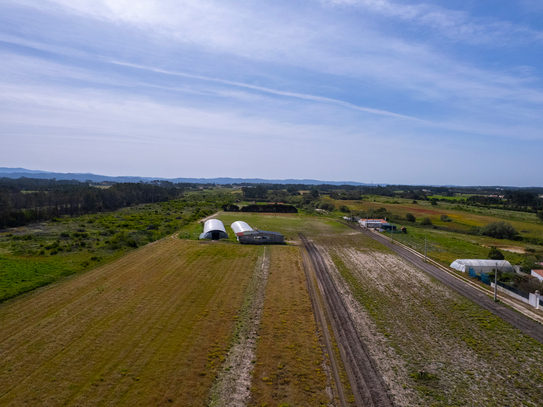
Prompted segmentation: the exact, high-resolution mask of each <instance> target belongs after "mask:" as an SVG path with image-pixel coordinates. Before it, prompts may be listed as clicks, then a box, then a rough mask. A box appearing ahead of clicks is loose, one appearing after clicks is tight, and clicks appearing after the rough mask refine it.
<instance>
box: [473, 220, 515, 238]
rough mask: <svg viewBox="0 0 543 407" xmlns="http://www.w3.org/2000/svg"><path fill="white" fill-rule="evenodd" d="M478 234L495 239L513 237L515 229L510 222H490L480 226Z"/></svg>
mask: <svg viewBox="0 0 543 407" xmlns="http://www.w3.org/2000/svg"><path fill="white" fill-rule="evenodd" d="M479 234H481V235H484V236H489V237H493V238H495V239H513V238H514V237H515V236H516V235H517V231H516V229H515V228H514V227H513V226H512V225H511V224H510V223H507V222H492V223H489V224H488V225H486V226H484V227H483V228H481V230H480V232H479Z"/></svg>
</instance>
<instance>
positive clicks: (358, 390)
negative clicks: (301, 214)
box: [300, 234, 392, 407]
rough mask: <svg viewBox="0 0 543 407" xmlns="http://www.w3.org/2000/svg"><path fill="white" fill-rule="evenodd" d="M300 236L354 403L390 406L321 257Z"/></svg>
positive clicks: (388, 399)
mask: <svg viewBox="0 0 543 407" xmlns="http://www.w3.org/2000/svg"><path fill="white" fill-rule="evenodd" d="M300 238H301V240H302V243H303V245H304V247H305V249H306V250H307V252H308V253H309V256H310V258H311V261H312V263H313V267H314V269H315V272H316V275H317V279H318V280H319V284H320V286H321V287H322V290H323V297H324V299H325V302H326V305H327V311H328V312H329V314H330V317H331V320H332V325H333V328H334V333H335V335H336V339H337V341H338V343H339V345H340V349H341V350H342V352H341V353H342V357H343V359H344V362H345V365H346V367H347V372H348V374H349V379H350V381H351V386H352V389H353V393H354V396H355V399H356V404H357V405H358V406H374V407H389V406H390V407H392V402H391V401H390V398H389V396H388V394H387V391H386V387H385V384H384V383H383V380H382V378H381V377H380V374H379V372H378V370H377V369H376V367H375V365H374V363H373V362H372V360H371V357H370V356H369V353H368V350H367V349H366V346H365V345H364V343H362V341H361V339H360V337H359V335H358V332H357V331H356V328H355V325H354V323H353V321H352V320H351V317H350V315H349V311H348V310H347V308H346V307H345V304H344V303H343V300H342V298H341V295H340V293H339V291H338V289H337V287H336V286H335V284H334V281H333V280H332V277H331V275H330V271H329V270H328V267H327V265H326V263H325V261H324V259H323V258H322V256H321V254H320V253H319V251H318V249H317V248H316V247H315V245H314V244H313V243H312V242H310V241H309V240H308V239H306V238H305V237H304V236H303V235H302V234H300Z"/></svg>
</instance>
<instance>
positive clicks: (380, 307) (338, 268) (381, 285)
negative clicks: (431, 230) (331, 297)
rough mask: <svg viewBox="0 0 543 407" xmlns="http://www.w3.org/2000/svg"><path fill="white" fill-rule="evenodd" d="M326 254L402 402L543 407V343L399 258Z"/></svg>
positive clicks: (333, 249) (343, 245) (357, 250)
mask: <svg viewBox="0 0 543 407" xmlns="http://www.w3.org/2000/svg"><path fill="white" fill-rule="evenodd" d="M321 252H322V253H323V256H324V258H325V259H326V262H327V263H328V266H329V269H330V270H332V271H333V276H334V279H335V281H336V282H337V285H338V287H339V289H340V290H341V291H342V294H343V296H344V299H345V303H346V304H348V306H349V308H350V313H351V316H352V318H353V320H354V321H355V324H356V325H357V329H358V331H359V333H360V335H361V337H362V338H363V339H364V342H365V343H366V344H367V346H368V348H369V349H370V352H371V354H372V356H373V358H374V360H375V361H376V365H377V366H378V368H379V370H380V371H381V372H382V373H383V375H384V378H385V381H386V383H387V385H388V386H389V390H390V392H391V393H392V394H393V398H394V400H393V401H394V403H395V404H396V405H402V406H403V405H406V406H410V405H484V406H502V405H503V406H505V405H521V404H523V403H524V404H526V405H540V404H538V400H541V394H542V391H543V389H542V386H541V384H540V383H541V381H540V379H539V377H543V369H542V368H541V366H540V363H539V362H538V360H539V361H540V360H541V359H540V358H541V357H542V356H543V348H542V347H541V345H540V344H538V343H536V342H535V341H532V340H531V339H530V338H528V337H526V336H523V335H522V334H521V333H520V332H518V331H517V330H515V329H514V328H513V327H511V326H510V325H509V324H507V323H505V322H503V321H502V320H500V319H499V318H497V317H495V316H493V315H491V314H490V313H488V312H487V311H485V310H483V309H482V308H479V307H478V306H477V305H475V304H474V303H472V302H471V301H469V300H467V299H465V298H464V297H462V296H460V295H459V294H457V293H456V292H454V291H452V290H451V289H449V288H447V287H446V286H444V285H443V284H441V283H440V282H439V281H437V280H435V279H434V278H432V277H431V276H429V275H427V274H426V273H424V272H422V270H420V269H418V268H417V267H415V266H413V265H412V264H411V263H409V262H407V261H405V260H404V259H402V258H401V257H399V256H398V255H396V254H393V253H390V252H388V251H386V250H377V249H371V250H370V249H368V248H365V247H363V245H360V242H354V241H353V242H350V243H349V242H347V241H337V242H335V243H334V242H331V244H329V245H323V246H322V247H321ZM504 360H507V363H506V364H504V363H503V361H504ZM420 370H423V371H425V372H427V374H428V376H427V377H429V378H430V379H428V380H426V379H424V380H421V379H420V378H419V377H418V376H417V374H418V372H419V371H420ZM421 400H422V401H421Z"/></svg>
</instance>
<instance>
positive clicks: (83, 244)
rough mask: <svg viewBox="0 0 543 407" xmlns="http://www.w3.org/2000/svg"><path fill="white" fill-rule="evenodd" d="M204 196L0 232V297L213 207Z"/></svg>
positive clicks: (125, 248)
mask: <svg viewBox="0 0 543 407" xmlns="http://www.w3.org/2000/svg"><path fill="white" fill-rule="evenodd" d="M213 211H214V208H213V205H212V204H210V203H206V202H192V201H187V200H175V201H170V202H164V203H159V204H147V205H139V206H134V207H130V208H124V209H121V210H118V211H115V212H102V213H97V214H94V215H86V216H81V217H76V218H67V217H66V218H62V219H60V220H57V221H54V222H45V223H38V224H32V225H29V226H25V227H19V228H13V229H10V230H8V231H4V232H3V233H0V302H1V301H4V300H6V299H9V298H13V297H14V296H16V295H18V294H20V293H23V292H27V291H30V290H32V289H35V288H37V287H41V286H43V285H47V284H49V283H51V282H53V281H56V280H58V279H59V278H62V277H65V276H68V275H71V274H74V273H78V272H81V271H85V270H90V269H92V268H94V267H96V266H98V265H101V264H105V263H107V262H109V261H112V260H114V259H116V258H118V257H119V256H120V255H122V254H123V253H126V252H129V251H131V250H134V249H135V248H137V247H140V246H143V245H145V244H147V243H150V242H154V241H156V240H158V239H161V238H163V237H164V236H167V235H170V234H172V233H173V232H174V231H176V230H179V229H180V228H181V227H183V225H185V224H189V225H192V226H193V227H198V225H197V224H196V223H195V222H194V220H196V219H199V218H202V217H204V216H207V215H208V214H210V213H213Z"/></svg>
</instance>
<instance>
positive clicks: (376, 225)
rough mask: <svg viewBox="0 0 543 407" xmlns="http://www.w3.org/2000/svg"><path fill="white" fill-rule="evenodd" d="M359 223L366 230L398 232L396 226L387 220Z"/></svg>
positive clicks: (366, 220) (360, 221) (368, 220)
mask: <svg viewBox="0 0 543 407" xmlns="http://www.w3.org/2000/svg"><path fill="white" fill-rule="evenodd" d="M358 223H359V224H360V226H362V227H363V228H364V229H377V230H391V229H392V230H396V225H392V224H390V223H388V222H387V221H386V220H385V219H360V220H359V221H358Z"/></svg>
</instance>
